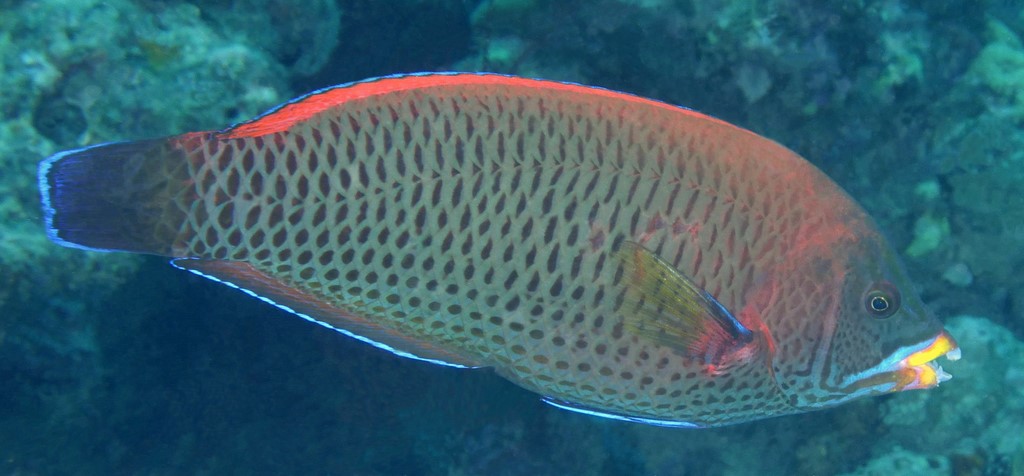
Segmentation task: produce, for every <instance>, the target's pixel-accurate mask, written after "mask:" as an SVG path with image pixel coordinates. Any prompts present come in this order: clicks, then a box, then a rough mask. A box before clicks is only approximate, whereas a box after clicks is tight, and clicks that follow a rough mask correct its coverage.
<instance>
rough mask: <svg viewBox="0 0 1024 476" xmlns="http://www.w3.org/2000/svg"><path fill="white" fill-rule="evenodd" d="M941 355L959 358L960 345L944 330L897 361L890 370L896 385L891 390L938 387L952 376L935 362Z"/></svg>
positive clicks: (952, 359)
mask: <svg viewBox="0 0 1024 476" xmlns="http://www.w3.org/2000/svg"><path fill="white" fill-rule="evenodd" d="M942 356H945V357H946V359H949V360H950V361H956V360H960V347H959V346H957V344H956V341H955V340H953V336H951V335H949V333H947V332H946V331H942V333H940V334H939V335H938V336H936V337H935V339H933V340H932V341H931V342H930V343H929V344H928V345H927V346H925V347H924V348H923V349H921V350H919V351H917V352H914V353H912V354H910V355H908V356H907V357H906V358H904V359H903V360H901V361H899V363H898V364H897V367H896V369H894V370H893V371H892V373H894V374H895V376H896V386H895V387H894V388H893V389H892V391H894V392H899V391H903V390H918V389H926V388H933V387H938V386H939V384H940V383H942V382H945V381H947V380H949V379H951V378H953V376H952V375H950V374H948V373H946V372H945V371H944V370H942V366H941V365H939V364H938V362H936V359H938V358H939V357H942Z"/></svg>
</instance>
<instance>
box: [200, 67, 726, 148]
mask: <svg viewBox="0 0 1024 476" xmlns="http://www.w3.org/2000/svg"><path fill="white" fill-rule="evenodd" d="M470 85H472V86H477V85H497V86H508V87H525V88H537V89H544V90H548V91H562V92H565V93H575V94H583V95H589V96H593V97H605V98H611V99H617V100H622V101H628V102H633V103H639V104H645V105H649V106H656V107H661V108H665V109H671V110H674V111H676V112H679V113H683V114H686V115H690V116H693V117H699V118H702V119H708V120H712V121H715V122H722V123H723V124H725V122H723V121H719V120H718V119H715V118H712V117H709V116H706V115H704V114H701V113H699V112H696V111H691V110H689V109H684V108H681V107H677V106H673V105H670V104H667V103H663V102H660V101H655V100H652V99H645V98H642V97H639V96H634V95H632V94H626V93H620V92H616V91H611V90H608V89H602V88H595V87H589V86H582V85H578V84H569V83H561V82H557V81H547V80H541V79H529V78H519V77H515V76H504V75H500V74H487V73H461V74H424V75H409V76H389V77H384V78H379V79H375V80H368V81H365V82H361V83H355V84H351V85H345V86H335V87H333V88H329V89H325V90H322V91H318V92H315V93H312V94H309V95H307V96H304V97H301V98H299V99H297V100H295V101H294V102H290V103H287V104H284V105H282V106H280V107H278V108H277V109H276V110H274V111H272V112H270V113H268V114H265V115H263V116H260V117H257V118H256V119H253V120H251V121H249V122H245V123H242V124H239V125H237V126H235V127H232V128H230V129H227V130H225V131H224V132H223V133H221V134H220V138H222V139H237V138H242V137H256V136H262V135H266V134H272V133H274V132H283V131H285V130H287V129H288V128H290V127H291V126H292V125H294V124H296V123H299V122H302V121H304V120H306V119H309V118H310V117H313V116H314V115H316V114H319V113H321V112H323V111H325V110H328V109H330V108H332V107H335V106H338V105H339V104H344V103H345V102H347V101H352V100H356V99H364V98H367V97H371V96H382V95H386V94H390V93H394V92H400V91H409V90H413V89H422V88H431V87H438V86H449V87H454V86H470Z"/></svg>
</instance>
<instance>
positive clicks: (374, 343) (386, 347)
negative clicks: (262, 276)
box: [170, 258, 478, 369]
mask: <svg viewBox="0 0 1024 476" xmlns="http://www.w3.org/2000/svg"><path fill="white" fill-rule="evenodd" d="M177 259H187V258H177ZM170 263H171V266H174V267H175V268H178V269H180V270H183V271H188V272H190V273H192V274H195V275H196V276H201V277H204V278H206V279H209V280H211V281H215V282H218V283H221V284H224V285H227V286H228V287H231V288H234V289H237V290H239V291H242V292H243V293H245V294H248V295H250V296H252V297H254V298H256V299H259V300H260V301H263V302H265V303H267V304H270V305H272V306H274V307H276V308H278V309H281V310H282V311H287V312H289V313H291V314H294V315H296V316H299V317H301V318H303V319H305V320H307V321H309V322H313V323H316V324H320V325H321V326H324V327H326V328H328V329H331V330H333V331H336V332H340V333H342V334H345V335H347V336H349V337H351V338H353V339H356V340H358V341H361V342H365V343H367V344H370V345H372V346H374V347H376V348H378V349H381V350H385V351H387V352H390V353H392V354H394V355H397V356H399V357H405V358H407V359H412V360H418V361H421V362H429V363H431V364H435V365H442V366H445V367H455V368H459V369H474V368H478V367H468V366H465V365H459V364H454V363H451V362H445V361H443V360H437V359H428V358H426V357H420V356H418V355H415V354H411V353H409V352H405V351H402V350H398V349H396V348H394V347H391V346H389V345H387V344H384V343H381V342H377V341H375V340H373V339H368V338H366V337H363V336H361V335H358V334H355V333H353V332H350V331H347V330H345V329H341V328H338V327H334V326H332V325H330V324H328V323H326V322H323V321H319V320H317V319H314V318H313V317H310V316H308V315H306V314H303V313H301V312H298V311H296V310H294V309H292V308H290V307H288V306H285V305H283V304H278V303H276V302H274V301H273V300H272V299H269V298H267V297H264V296H260V295H259V294H256V293H255V292H253V291H251V290H248V289H246V288H243V287H241V286H239V285H237V284H235V283H232V282H230V281H225V280H223V279H220V278H217V277H215V276H211V275H208V274H205V273H202V272H200V271H197V270H194V269H188V268H184V267H181V266H178V265H177V264H175V263H174V260H172V261H171V262H170Z"/></svg>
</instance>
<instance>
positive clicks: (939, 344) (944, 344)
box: [904, 331, 957, 367]
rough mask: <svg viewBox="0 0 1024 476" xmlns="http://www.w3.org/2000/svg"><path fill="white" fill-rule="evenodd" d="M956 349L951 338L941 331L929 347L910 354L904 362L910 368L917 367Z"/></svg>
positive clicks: (954, 342)
mask: <svg viewBox="0 0 1024 476" xmlns="http://www.w3.org/2000/svg"><path fill="white" fill-rule="evenodd" d="M956 348H957V345H956V341H955V340H953V337H952V336H950V335H949V334H948V333H947V332H946V331H942V333H941V334H939V336H938V337H936V338H935V341H933V342H932V343H931V345H929V346H928V347H925V348H924V349H921V350H919V351H917V352H915V353H913V354H911V355H910V356H909V357H907V358H906V359H905V360H904V362H906V364H907V365H909V366H911V367H917V366H919V365H924V364H926V363H928V362H931V361H933V360H935V359H937V358H939V357H940V356H942V355H945V354H946V353H947V352H949V351H952V350H954V349H956Z"/></svg>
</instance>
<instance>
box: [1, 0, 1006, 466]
mask: <svg viewBox="0 0 1024 476" xmlns="http://www.w3.org/2000/svg"><path fill="white" fill-rule="evenodd" d="M854 3H855V2H848V1H843V0H826V1H809V0H789V1H786V0H769V1H753V0H751V1H739V2H705V1H698V0H694V1H682V0H679V1H669V0H634V1H630V0H596V1H542V0H532V1H531V0H518V1H516V0H500V1H499V0H496V1H492V2H482V1H461V0H450V1H423V0H396V1H389V2H380V1H375V0H337V2H336V3H332V1H330V0H313V1H310V2H301V3H300V2H290V1H286V0H236V1H229V0H217V1H207V2H197V3H185V2H158V1H149V0H134V1H132V0H109V1H104V2H100V1H93V0H84V1H83V0H75V1H73V0H40V1H31V0H0V88H2V90H3V91H4V93H3V94H2V95H0V382H2V383H0V472H3V473H6V474H104V475H106V474H197V473H206V474H359V475H372V474H409V475H421V474H422V475H459V474H466V475H531V476H534V475H546V474H559V475H561V474H597V475H617V474H651V475H655V474H656V475H719V474H787V475H788V474H817V475H830V474H846V473H849V474H957V475H1003V474H1006V475H1011V474H1022V472H1024V441H1022V439H1021V436H1020V435H1021V431H1020V430H1021V429H1022V428H1024V371H1021V370H1019V369H1018V368H1017V367H1018V365H1019V363H1020V362H1021V361H1022V359H1024V343H1022V342H1021V339H1022V338H1024V317H1022V315H1021V314H1022V309H1024V301H1022V298H1021V296H1024V278H1022V277H1021V274H1020V273H1018V272H1017V270H1018V268H1019V267H1020V265H1021V264H1022V262H1024V256H1022V255H1021V253H1020V251H1019V250H1021V249H1024V198H1022V194H1020V190H1021V189H1022V186H1024V134H1022V132H1021V131H1022V128H1021V126H1022V121H1024V95H1022V94H1021V93H1020V91H1024V74H1022V73H1021V71H1024V46H1022V43H1021V37H1022V36H1024V14H1022V13H1021V12H1022V11H1024V8H1022V7H1024V4H1022V3H1021V2H1014V1H1002V2H980V3H979V2H968V1H947V2H924V1H891V0H883V1H881V2H865V3H871V4H870V5H859V6H858V5H856V4H854ZM996 19H998V20H996ZM431 70H434V71H437V70H447V71H450V70H466V71H496V72H504V73H512V74H519V75H525V76H533V77H543V78H550V79H559V80H569V81H575V82H580V83H585V84H593V85H599V86H604V87H608V88H612V89H617V90H623V91H629V92H633V93H637V94H640V95H643V96H648V97H655V98H658V99H662V100H665V101H668V102H671V103H676V104H681V105H686V106H689V107H692V108H694V109H697V110H699V111H702V112H705V113H708V114H712V115H714V116H717V117H720V118H722V119H725V120H728V121H731V122H734V123H736V124H739V125H741V126H744V127H747V128H750V129H752V130H754V131H756V132H758V133H760V134H762V135H765V136H767V137H770V138H772V139H774V140H777V141H779V142H780V143H783V144H785V145H787V146H788V147H790V148H792V149H794V150H795V151H797V152H798V153H800V154H801V155H803V156H805V157H807V158H808V159H809V160H810V161H812V162H813V163H815V164H816V165H817V166H819V167H820V168H822V169H823V170H824V171H825V172H826V173H828V174H829V175H830V176H831V177H832V178H834V179H835V180H836V181H837V182H838V183H840V184H841V185H842V186H843V187H844V188H845V189H846V190H847V191H849V192H850V194H851V195H852V196H854V197H855V198H856V199H857V200H858V201H859V202H860V203H862V204H863V205H864V207H865V208H866V209H868V211H869V212H870V213H871V214H872V215H873V216H874V217H875V218H876V220H877V221H878V222H879V224H880V225H881V227H882V228H883V229H885V231H886V233H887V234H888V235H889V237H890V239H891V240H892V242H893V243H894V245H895V246H896V248H897V249H899V250H901V251H903V254H904V259H905V261H906V263H907V266H908V268H909V271H910V273H911V275H912V276H913V278H914V280H915V282H916V283H917V284H918V285H919V287H920V290H921V293H922V295H923V297H924V299H925V301H926V302H927V303H928V304H929V306H930V307H931V308H932V310H933V311H935V313H936V314H937V315H938V316H939V317H940V318H941V319H943V320H944V321H945V322H947V323H948V324H949V329H950V331H951V332H952V333H953V335H954V336H955V337H956V338H957V339H958V340H959V342H960V344H961V347H962V348H963V360H962V361H961V362H960V363H957V364H951V365H948V366H945V365H944V366H945V367H946V368H947V370H948V371H949V372H950V373H952V374H953V375H954V379H953V380H952V381H950V382H947V383H944V384H943V385H942V386H941V387H940V388H938V389H934V390H929V391H927V392H912V393H905V394H898V395H891V396H886V397H881V398H873V399H866V400H861V401H857V402H854V403H851V404H848V405H844V406H842V407H839V408H836V409H833V410H828V411H824V412H818V413H812V414H805V415H798V416H790V417H783V418H775V419H769V420H764V421H758V422H753V423H747V424H743V425H739V426H734V427H727V428H722V429H713V430H682V429H666V428H655V427H649V426H643V425H638V424H630V423H623V422H617V421H611V420H606V419H600V418H595V417H588V416H586V415H579V414H574V413H570V412H566V411H562V410H559V409H557V408H553V407H550V406H548V405H544V404H543V403H542V402H541V401H540V400H539V398H538V397H537V396H536V395H535V394H532V393H530V392H527V391H525V390H522V389H520V388H518V387H516V386H514V385H513V384H510V383H508V382H507V381H505V380H503V379H501V378H500V377H498V376H496V375H494V373H493V372H492V371H490V370H486V369H481V370H471V371H466V370H456V369H449V368H442V367H438V366H433V365H429V364H425V363H422V362H415V361H411V360H407V359H402V358H399V357H396V356H393V355H391V354H387V353H385V352H381V351H379V350H377V349H374V348H372V347H370V346H368V345H366V344H363V343H360V342H357V341H355V340H353V339H350V338H347V337H345V336H342V335H340V334H338V333H335V332H332V331H330V330H328V329H325V328H322V327H320V326H316V325H311V324H310V323H308V322H306V321H304V320H301V319H297V318H295V317H293V316H289V315H287V314H285V313H284V312H282V311H279V310H277V309H275V308H272V307H270V306H267V305H265V304H263V303H261V302H259V301H257V300H255V299H251V298H249V297H248V296H245V295H244V294H242V293H239V292H237V291H234V290H231V289H228V288H226V287H224V286H220V285H216V284H214V283H212V282H210V281H207V280H203V279H201V278H199V277H196V276H193V275H191V274H189V273H184V272H181V271H178V270H175V269H173V268H171V267H170V266H167V264H166V263H165V262H164V260H162V259H158V258H152V257H132V256H125V255H118V254H100V253H89V252H82V251H79V250H71V249H64V248H60V247H58V246H56V245H54V244H53V243H51V242H49V241H48V240H47V239H46V236H45V233H44V230H43V226H42V213H41V210H40V208H39V200H38V191H37V190H36V180H35V168H36V164H37V163H38V162H39V161H40V160H42V159H43V158H45V157H46V156H48V155H50V154H52V153H55V152H57V151H59V150H64V149H69V148H75V147H81V146H84V145H87V144H92V143H98V142H104V141H110V140H122V139H133V138H144V137H155V136H161V135H167V134H173V133H178V132H181V131H186V130H204V129H215V128H220V127H223V126H225V125H226V124H230V123H233V122H237V121H240V120H244V119H246V118H249V117H252V116H254V115H255V114H258V113H259V112H261V111H263V110H266V109H267V108H269V107H271V106H273V105H275V104H278V103H280V102H282V101H284V100H287V99H289V98H292V97H294V96H296V95H298V94H301V93H304V92H306V91H309V90H313V89H317V88H321V87H325V86H329V85H331V84H337V83H343V82H347V81H353V80H359V79H363V78H366V77H371V76H378V75H386V74H394V73H402V72H415V71H431ZM967 316H975V317H967Z"/></svg>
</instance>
